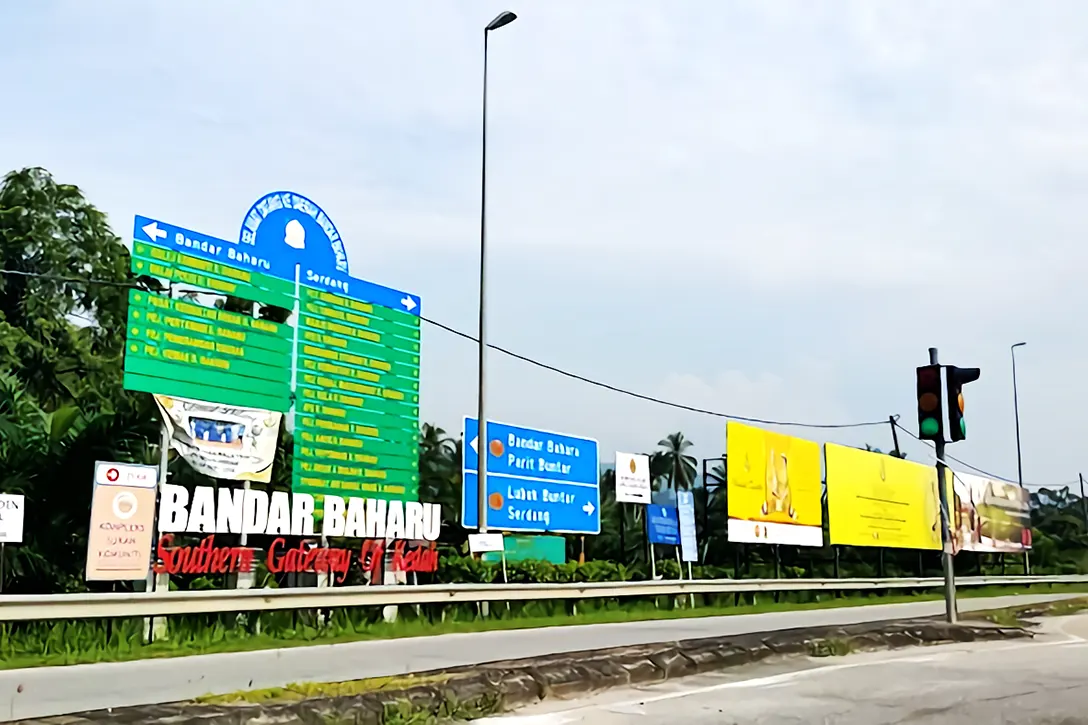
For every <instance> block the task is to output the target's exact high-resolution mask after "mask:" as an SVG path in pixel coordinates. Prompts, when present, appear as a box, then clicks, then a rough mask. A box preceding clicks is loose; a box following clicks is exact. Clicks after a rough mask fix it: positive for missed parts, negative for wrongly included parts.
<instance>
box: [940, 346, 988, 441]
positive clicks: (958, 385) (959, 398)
mask: <svg viewBox="0 0 1088 725" xmlns="http://www.w3.org/2000/svg"><path fill="white" fill-rule="evenodd" d="M945 370H946V371H947V372H946V373H945V376H946V377H947V379H948V435H949V437H951V438H952V440H953V441H962V440H963V439H965V438H966V437H967V421H966V420H964V418H963V411H964V402H963V386H964V385H966V384H967V383H973V382H975V381H976V380H978V379H979V376H980V375H982V371H981V370H979V369H978V368H958V367H956V366H955V365H946V366H945Z"/></svg>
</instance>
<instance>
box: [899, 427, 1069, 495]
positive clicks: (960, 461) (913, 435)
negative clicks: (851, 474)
mask: <svg viewBox="0 0 1088 725" xmlns="http://www.w3.org/2000/svg"><path fill="white" fill-rule="evenodd" d="M895 427H896V428H898V429H899V430H901V431H903V432H904V433H906V434H907V435H909V436H910V437H911V438H913V439H914V440H916V441H918V442H920V443H924V442H925V441H923V440H922V439H921V438H919V437H918V435H917V434H916V433H915V432H914V431H911V430H908V429H906V428H904V427H903V426H901V425H900V424H899V421H896V422H895ZM929 455H930V457H931V458H933V460H935V461H941V463H943V464H945V465H946V466H948V468H949V469H951V470H952V475H953V476H955V475H956V471H955V467H954V466H952V464H950V463H949V462H948V461H942V460H941V459H940V458H938V457H937V454H936V452H934V451H930V452H929ZM944 457H945V458H947V459H948V460H949V461H955V462H956V463H958V464H960V465H961V466H963V467H964V468H969V469H971V470H972V471H974V472H975V473H980V474H982V475H983V476H986V478H989V479H992V480H994V481H1003V482H1005V483H1015V484H1016V485H1018V486H1019V485H1020V482H1019V481H1016V480H1013V479H1011V478H1006V477H1005V476H998V475H997V474H996V473H990V472H989V471H986V470H983V469H981V468H979V467H978V466H974V465H972V464H970V463H968V462H967V461H965V460H963V459H961V458H956V457H955V456H953V455H952V454H951V453H949V452H948V451H945V453H944ZM1078 481H1079V479H1076V480H1073V481H1068V482H1066V483H1061V484H1058V486H1057V487H1058V488H1061V487H1063V486H1070V485H1072V484H1073V483H1077V482H1078ZM1029 486H1031V487H1033V488H1049V486H1045V485H1043V484H1036V483H1025V484H1024V488H1027V487H1029Z"/></svg>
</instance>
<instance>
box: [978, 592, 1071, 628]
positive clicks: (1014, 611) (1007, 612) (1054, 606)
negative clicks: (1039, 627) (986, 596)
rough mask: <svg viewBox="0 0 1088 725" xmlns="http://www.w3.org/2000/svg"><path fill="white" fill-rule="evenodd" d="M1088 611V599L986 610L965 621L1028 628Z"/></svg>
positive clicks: (1063, 600)
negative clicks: (1037, 622) (1034, 622)
mask: <svg viewBox="0 0 1088 725" xmlns="http://www.w3.org/2000/svg"><path fill="white" fill-rule="evenodd" d="M1085 611H1088V597H1085V598H1083V599H1080V598H1078V599H1062V600H1059V601H1056V602H1043V603H1041V604H1025V605H1023V606H1019V607H1007V608H1005V609H985V610H980V611H977V612H968V613H966V614H964V616H963V618H964V619H973V620H976V621H985V622H992V623H993V624H997V625H999V626H1002V627H1026V626H1028V625H1030V624H1031V620H1034V619H1038V618H1039V617H1068V616H1071V615H1074V614H1080V613H1081V612H1085Z"/></svg>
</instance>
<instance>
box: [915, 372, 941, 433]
mask: <svg viewBox="0 0 1088 725" xmlns="http://www.w3.org/2000/svg"><path fill="white" fill-rule="evenodd" d="M943 417H944V415H943V411H942V410H941V366H940V365H923V366H922V367H920V368H918V437H919V438H921V439H922V440H924V441H943V440H944V430H943V425H942V422H941V419H942V418H943Z"/></svg>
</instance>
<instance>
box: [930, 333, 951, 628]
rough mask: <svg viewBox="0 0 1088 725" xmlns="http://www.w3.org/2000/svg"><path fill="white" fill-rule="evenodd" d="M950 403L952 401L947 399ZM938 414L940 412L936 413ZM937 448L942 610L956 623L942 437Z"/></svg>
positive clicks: (932, 353) (932, 352)
mask: <svg viewBox="0 0 1088 725" xmlns="http://www.w3.org/2000/svg"><path fill="white" fill-rule="evenodd" d="M929 364H930V365H939V364H940V363H938V362H937V348H935V347H931V348H929ZM949 404H952V401H949ZM938 415H940V413H938ZM933 445H934V446H936V448H937V492H938V496H939V497H940V498H939V500H940V502H941V549H942V551H941V566H942V568H943V569H944V612H945V617H946V618H947V619H948V623H949V624H955V623H956V619H957V617H956V571H955V569H954V568H953V565H952V514H951V505H950V504H951V502H950V501H949V500H948V487H947V486H945V478H946V477H947V476H948V467H947V466H945V465H944V437H943V436H942V437H941V438H940V439H939V440H935V441H933Z"/></svg>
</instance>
